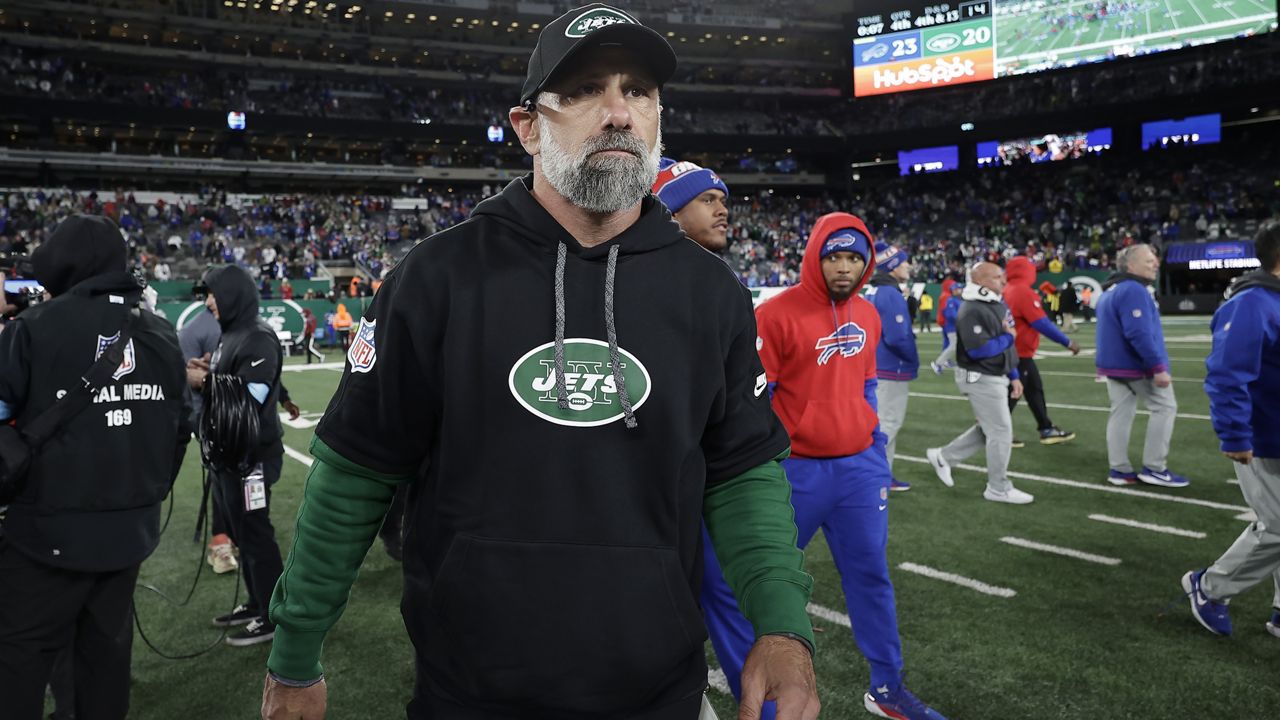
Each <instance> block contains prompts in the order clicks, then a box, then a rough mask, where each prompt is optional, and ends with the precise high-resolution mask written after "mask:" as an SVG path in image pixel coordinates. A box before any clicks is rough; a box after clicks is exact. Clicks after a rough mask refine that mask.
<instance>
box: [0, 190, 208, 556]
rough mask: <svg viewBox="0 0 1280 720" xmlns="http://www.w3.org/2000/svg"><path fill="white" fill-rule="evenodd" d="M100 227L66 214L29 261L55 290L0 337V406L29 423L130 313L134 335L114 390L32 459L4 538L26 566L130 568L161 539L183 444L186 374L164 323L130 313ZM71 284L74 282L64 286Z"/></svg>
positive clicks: (119, 257) (118, 266)
mask: <svg viewBox="0 0 1280 720" xmlns="http://www.w3.org/2000/svg"><path fill="white" fill-rule="evenodd" d="M125 258H126V253H125V249H124V240H123V239H122V238H121V236H120V233H119V232H118V231H115V230H114V225H113V224H112V223H111V221H110V220H107V219H106V218H99V217H89V216H81V215H78V216H73V217H70V218H68V219H66V220H64V221H63V222H62V223H61V224H60V225H59V226H58V228H57V229H56V230H55V231H54V232H53V234H52V235H50V236H49V239H48V240H46V241H45V242H44V243H43V244H42V245H41V246H40V248H39V249H38V250H36V252H35V253H34V255H33V257H32V260H33V263H34V265H35V269H36V278H37V279H38V280H40V282H41V284H43V285H44V286H45V288H46V289H49V290H50V291H51V292H53V293H54V294H55V295H56V297H54V298H53V299H52V300H50V301H49V302H45V303H40V304H38V305H35V306H32V307H31V308H30V309H28V310H26V311H24V312H23V313H22V314H21V315H20V316H19V317H18V319H17V320H15V321H14V322H13V323H11V324H10V325H9V327H7V328H5V330H4V332H3V333H0V400H2V401H4V403H6V404H7V405H10V406H12V407H13V408H16V413H15V416H16V421H17V426H18V428H19V429H21V428H22V427H23V426H25V425H27V424H29V423H30V422H32V421H33V420H34V419H35V418H37V417H39V416H40V415H41V414H42V413H43V412H44V411H45V410H47V409H48V408H49V407H50V406H51V405H53V403H54V402H55V401H56V400H57V398H58V396H59V393H61V392H62V391H63V390H70V389H72V388H74V387H76V386H78V385H79V384H80V377H81V376H82V375H83V374H84V373H85V372H86V371H87V370H88V369H89V367H90V366H91V365H92V364H93V362H94V361H95V360H96V359H97V357H98V354H99V353H101V351H102V349H103V347H104V346H105V344H106V343H108V342H110V341H111V340H113V339H114V338H115V336H116V334H117V333H118V332H119V331H120V329H121V327H122V326H123V325H124V323H125V318H126V313H127V312H133V313H134V315H135V320H134V324H133V331H132V335H133V338H132V340H131V341H130V342H129V344H128V345H127V346H126V348H125V360H124V363H123V364H121V366H120V369H119V370H118V371H117V373H116V375H115V379H114V382H112V383H110V384H109V385H107V386H105V387H104V388H103V389H102V391H101V393H99V395H98V396H96V397H95V398H94V403H93V404H92V405H90V406H89V407H87V408H85V409H84V410H83V411H81V412H80V413H79V414H78V415H76V416H75V417H74V418H72V419H71V420H70V421H69V422H67V424H66V425H65V426H64V427H63V429H62V430H61V431H60V432H59V433H58V434H56V435H55V436H54V437H53V438H52V439H51V440H50V441H49V442H48V443H47V444H46V445H45V446H44V448H43V450H42V451H41V452H39V453H38V454H37V455H35V457H34V458H33V461H32V465H31V470H30V473H29V475H28V477H27V481H26V486H25V490H24V491H23V492H22V493H21V494H20V495H19V496H18V498H17V499H16V500H15V501H14V502H13V504H12V505H11V506H10V507H9V513H8V517H7V518H6V520H5V535H6V536H7V538H8V539H9V541H11V542H12V543H13V544H14V546H16V547H17V548H19V549H20V550H22V551H23V552H24V553H26V554H28V555H30V556H31V557H32V558H34V559H35V560H37V561H39V562H41V563H44V564H47V565H53V566H57V567H63V568H68V569H71V570H79V571H95V572H102V571H110V570H119V569H123V568H126V567H129V566H132V565H136V564H138V563H140V562H142V560H144V559H145V558H146V557H147V556H148V555H150V554H151V552H152V550H154V549H155V546H156V544H157V542H159V531H160V526H159V525H160V523H159V518H160V501H161V500H162V499H163V498H164V496H165V495H166V494H167V493H168V491H169V488H170V486H171V485H172V482H173V478H174V476H175V475H176V473H177V471H178V466H179V465H181V451H182V450H183V449H185V447H186V444H187V441H188V439H189V438H190V424H189V422H188V415H189V412H190V408H189V406H188V404H187V401H186V399H185V395H184V394H183V388H184V387H185V386H186V372H185V370H184V365H185V363H184V361H183V359H182V352H181V351H180V350H179V348H178V336H177V333H176V332H174V329H173V325H171V324H170V323H169V322H168V321H166V320H164V319H163V318H160V317H158V316H156V315H154V314H152V313H150V312H146V311H139V310H137V309H136V305H137V303H138V300H139V298H140V297H141V295H142V287H141V286H139V285H138V283H137V281H136V280H135V279H134V278H133V276H132V275H130V274H129V273H127V272H125ZM68 283H73V284H68Z"/></svg>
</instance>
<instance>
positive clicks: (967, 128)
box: [960, 122, 974, 132]
mask: <svg viewBox="0 0 1280 720" xmlns="http://www.w3.org/2000/svg"><path fill="white" fill-rule="evenodd" d="M973 128H974V125H973V123H971V122H966V123H960V129H961V130H962V131H964V132H973Z"/></svg>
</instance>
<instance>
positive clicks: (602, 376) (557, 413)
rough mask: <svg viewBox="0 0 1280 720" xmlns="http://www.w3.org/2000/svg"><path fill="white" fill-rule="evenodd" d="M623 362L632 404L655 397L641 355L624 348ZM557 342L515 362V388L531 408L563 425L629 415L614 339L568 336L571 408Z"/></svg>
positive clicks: (600, 422)
mask: <svg viewBox="0 0 1280 720" xmlns="http://www.w3.org/2000/svg"><path fill="white" fill-rule="evenodd" d="M618 355H619V359H618V365H619V366H620V369H621V370H622V374H623V376H624V377H625V378H626V383H627V392H628V394H629V396H630V397H631V399H632V408H633V409H639V408H640V406H641V405H643V404H644V402H645V400H647V399H648V398H649V391H650V388H651V382H650V379H649V371H648V369H646V368H645V366H644V364H643V363H641V362H640V360H639V359H638V358H637V357H636V356H634V355H632V354H631V353H629V352H627V351H626V350H624V349H622V348H618ZM555 367H556V363H555V343H554V342H549V343H545V344H543V345H539V346H538V347H536V348H534V349H532V350H530V351H529V352H527V353H525V354H524V356H523V357H521V358H520V359H519V360H517V361H516V363H515V365H513V366H511V374H510V375H509V376H508V378H507V384H508V386H509V387H510V390H511V394H512V395H513V396H514V397H515V399H516V400H517V401H518V402H519V403H520V404H521V405H522V406H524V408H525V409H526V410H528V411H529V412H531V413H533V414H534V415H536V416H537V417H539V418H541V419H543V420H546V421H547V422H552V423H555V424H557V425H569V426H574V427H595V426H597V425H608V424H609V423H611V422H614V421H616V420H619V419H621V418H622V416H623V411H622V402H621V401H620V400H619V399H618V383H617V380H616V379H615V378H614V375H613V368H612V364H611V363H610V361H609V345H608V343H604V342H601V341H599V340H592V339H588V338H567V339H566V340H565V341H564V383H565V390H566V391H567V392H568V408H567V409H565V408H561V407H560V403H559V400H558V398H557V396H556V370H555Z"/></svg>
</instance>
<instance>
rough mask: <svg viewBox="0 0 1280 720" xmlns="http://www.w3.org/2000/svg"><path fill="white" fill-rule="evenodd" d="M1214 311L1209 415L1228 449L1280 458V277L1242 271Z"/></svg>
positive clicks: (1208, 361)
mask: <svg viewBox="0 0 1280 720" xmlns="http://www.w3.org/2000/svg"><path fill="white" fill-rule="evenodd" d="M1227 292H1228V298H1229V299H1228V300H1227V302H1226V303H1225V304H1224V305H1223V306H1222V307H1220V308H1218V311H1217V312H1215V313H1214V314H1213V322H1212V323H1211V324H1210V328H1211V329H1212V330H1213V350H1212V351H1211V352H1210V353H1209V357H1208V358H1206V359H1205V362H1204V364H1205V367H1206V368H1207V369H1208V371H1209V372H1208V375H1207V376H1206V377H1205V379H1204V391H1205V394H1207V395H1208V396H1209V416H1210V417H1211V418H1212V419H1213V431H1214V432H1215V433H1217V435H1218V439H1219V440H1220V441H1221V443H1222V450H1223V451H1224V452H1244V451H1246V450H1252V451H1253V454H1254V455H1255V456H1257V457H1264V458H1280V278H1277V277H1275V276H1274V275H1271V274H1269V273H1265V272H1254V273H1250V274H1248V275H1245V276H1243V277H1241V278H1240V279H1239V280H1237V281H1236V283H1235V284H1234V285H1233V286H1232V287H1231V289H1230V290H1228V291H1227Z"/></svg>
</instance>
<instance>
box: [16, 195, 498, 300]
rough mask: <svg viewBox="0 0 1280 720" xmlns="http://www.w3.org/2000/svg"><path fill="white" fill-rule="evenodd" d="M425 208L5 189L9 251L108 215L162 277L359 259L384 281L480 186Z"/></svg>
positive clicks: (469, 203)
mask: <svg viewBox="0 0 1280 720" xmlns="http://www.w3.org/2000/svg"><path fill="white" fill-rule="evenodd" d="M417 200H418V205H419V207H418V208H416V209H402V210H397V209H393V208H392V205H393V203H392V200H391V198H389V197H379V196H371V195H360V194H352V195H325V194H311V195H277V196H260V197H252V198H245V197H239V196H235V197H233V196H228V195H227V194H226V193H225V192H222V191H218V190H213V189H209V190H206V191H202V192H201V193H199V194H198V195H196V196H194V197H184V198H183V199H182V200H181V201H174V202H166V201H164V200H162V199H161V200H157V201H155V202H139V201H138V199H137V197H136V193H134V192H132V191H128V190H117V191H115V192H113V193H110V194H109V195H105V194H103V193H97V192H76V191H73V190H30V191H21V190H15V191H10V192H0V253H11V254H14V255H23V254H26V253H29V252H31V251H33V250H34V249H35V248H37V247H39V245H40V243H41V242H42V241H43V240H44V239H45V238H46V237H48V235H49V233H51V232H52V231H53V228H54V227H56V226H57V224H58V222H60V221H61V220H62V219H63V218H65V217H67V216H69V215H71V214H74V213H89V214H95V215H105V216H107V217H110V218H112V219H113V220H115V221H116V223H117V224H118V225H119V226H120V229H121V231H122V232H123V233H124V236H125V240H126V242H127V243H128V245H129V248H130V257H131V263H132V269H134V270H135V271H139V272H141V273H143V274H144V275H145V276H146V277H148V278H150V279H155V280H171V279H173V280H177V279H194V278H197V277H199V276H200V274H201V273H202V272H203V271H204V269H205V268H206V267H207V266H208V265H210V264H221V263H235V264H237V265H240V266H242V267H244V268H246V269H247V270H249V271H250V273H251V274H252V275H254V277H255V278H257V279H269V280H283V279H286V278H291V279H311V278H314V277H316V276H317V275H318V273H319V266H320V263H321V262H323V261H340V262H343V263H352V264H354V265H356V266H359V267H360V268H362V269H363V270H365V271H366V272H367V273H368V274H369V275H370V276H371V277H373V278H375V279H380V278H382V277H384V276H385V275H386V273H387V272H388V271H389V270H390V269H391V267H392V266H393V265H394V263H395V261H396V260H397V259H398V258H399V257H401V256H402V255H403V253H404V252H406V251H407V250H408V248H409V247H411V246H412V245H413V243H414V241H416V240H419V239H421V238H424V237H426V236H428V235H430V234H432V233H434V232H436V231H438V230H442V229H444V228H447V227H449V226H451V225H454V224H456V223H458V222H461V221H462V220H465V219H466V218H467V216H468V215H469V214H470V210H471V207H473V206H474V204H475V203H476V202H478V200H479V195H478V194H441V193H425V194H422V196H421V197H419V198H417Z"/></svg>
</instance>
